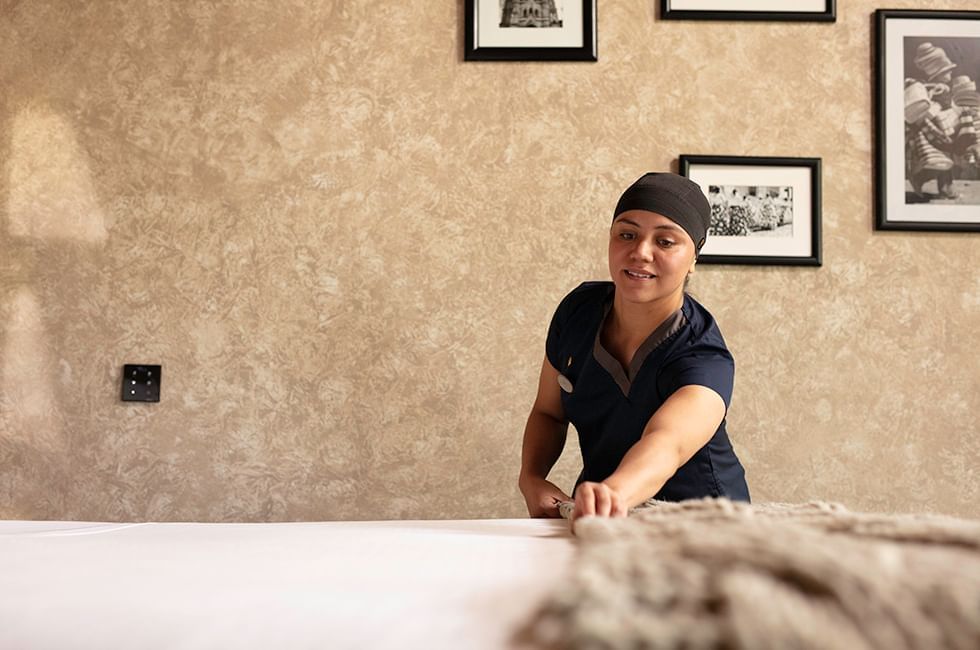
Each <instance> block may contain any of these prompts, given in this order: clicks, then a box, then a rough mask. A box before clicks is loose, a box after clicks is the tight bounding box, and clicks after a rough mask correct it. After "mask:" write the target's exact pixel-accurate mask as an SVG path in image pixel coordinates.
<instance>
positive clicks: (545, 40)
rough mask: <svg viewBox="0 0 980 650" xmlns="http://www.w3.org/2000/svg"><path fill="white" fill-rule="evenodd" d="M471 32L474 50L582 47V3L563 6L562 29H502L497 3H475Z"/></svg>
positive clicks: (490, 0)
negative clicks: (475, 12) (473, 38)
mask: <svg viewBox="0 0 980 650" xmlns="http://www.w3.org/2000/svg"><path fill="white" fill-rule="evenodd" d="M476 2H477V9H478V11H477V14H476V26H475V29H474V34H475V45H476V46H477V47H582V46H583V45H584V42H583V34H584V30H583V25H582V21H583V16H582V7H583V3H582V1H581V0H556V2H561V3H562V10H561V16H562V26H561V27H544V28H526V27H501V26H500V10H501V7H500V2H499V0H476Z"/></svg>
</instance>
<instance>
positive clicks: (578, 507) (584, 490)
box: [573, 481, 629, 518]
mask: <svg viewBox="0 0 980 650" xmlns="http://www.w3.org/2000/svg"><path fill="white" fill-rule="evenodd" d="M628 514H629V508H628V507H627V505H626V500H625V499H624V498H623V497H622V495H621V494H619V493H618V492H616V490H614V489H612V488H611V487H609V486H608V485H606V484H605V483H592V482H589V481H586V482H584V483H582V484H580V485H579V486H578V488H577V489H576V490H575V513H574V515H573V517H574V518H578V517H592V516H594V517H625V516H627V515H628Z"/></svg>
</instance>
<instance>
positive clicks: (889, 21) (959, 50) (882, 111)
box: [875, 9, 980, 232]
mask: <svg viewBox="0 0 980 650" xmlns="http://www.w3.org/2000/svg"><path fill="white" fill-rule="evenodd" d="M978 77H980V11H912V10H885V9H879V10H877V11H876V12H875V228H876V229H878V230H939V231H953V232H956V231H974V232H980V94H978V93H977V82H978V81H980V79H978Z"/></svg>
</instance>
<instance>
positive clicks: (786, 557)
mask: <svg viewBox="0 0 980 650" xmlns="http://www.w3.org/2000/svg"><path fill="white" fill-rule="evenodd" d="M565 513H566V514H567V513H568V507H567V506H566V507H565ZM575 533H576V535H577V538H578V540H579V548H578V550H577V553H576V560H575V563H574V566H573V569H572V571H571V573H570V574H569V575H568V576H567V577H566V578H565V581H564V584H563V586H562V588H561V589H559V590H557V591H556V592H555V593H554V594H553V595H552V596H551V597H550V599H549V600H548V601H547V602H546V604H545V605H544V606H543V608H542V610H541V611H540V612H538V613H537V615H536V616H535V618H534V619H533V621H532V622H531V623H530V624H529V626H528V628H526V629H525V630H524V633H523V634H522V635H521V636H522V637H524V639H525V640H530V641H532V642H533V644H535V645H539V646H547V647H568V648H589V649H592V648H594V649H602V648H651V649H658V648H676V649H680V648H684V649H687V650H698V649H701V648H704V649H708V648H711V649H729V650H735V649H739V648H745V649H751V650H764V649H766V648H772V649H774V650H775V649H780V650H782V649H784V648H800V649H803V648H822V649H835V650H836V649H838V648H839V649H841V650H845V649H846V650H863V649H872V648H873V649H876V650H877V649H882V650H884V649H886V648H887V649H888V650H904V649H913V648H914V649H920V648H921V649H923V650H925V649H928V650H934V649H937V648H962V649H963V650H977V649H978V648H980V521H972V520H965V519H956V518H953V517H944V516H938V515H880V514H866V513H857V512H851V511H849V510H847V509H846V508H844V507H843V506H841V505H837V504H832V503H824V502H813V503H808V504H805V505H790V504H779V503H769V504H753V505H749V504H745V503H736V502H732V501H729V500H727V499H704V500H699V501H688V502H683V503H665V502H648V504H646V505H645V506H643V507H640V508H637V509H634V510H633V512H632V514H631V516H630V517H629V518H621V519H608V518H597V517H588V518H582V519H579V520H577V521H576V522H575Z"/></svg>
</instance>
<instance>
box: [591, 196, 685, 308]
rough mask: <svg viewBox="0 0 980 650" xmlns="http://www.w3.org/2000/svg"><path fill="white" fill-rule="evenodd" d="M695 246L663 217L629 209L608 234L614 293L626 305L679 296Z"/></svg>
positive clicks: (682, 232)
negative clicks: (614, 286) (627, 302)
mask: <svg viewBox="0 0 980 650" xmlns="http://www.w3.org/2000/svg"><path fill="white" fill-rule="evenodd" d="M695 252H696V251H695V247H694V242H693V241H692V240H691V237H690V235H688V234H687V232H686V231H685V230H684V229H683V228H681V227H680V226H678V225H677V224H676V223H675V222H673V221H671V220H670V219H668V218H667V217H665V216H663V215H660V214H657V213H656V212H648V211H647V210H629V211H627V212H623V213H622V214H620V215H619V216H617V217H616V220H615V221H613V224H612V228H611V229H610V231H609V274H610V276H612V281H613V282H614V283H615V285H616V293H617V294H619V295H620V296H622V297H623V298H624V299H625V300H628V301H630V302H652V301H655V300H659V299H663V298H668V297H671V296H675V295H677V296H679V295H681V294H682V293H683V291H684V279H685V278H686V277H687V274H688V273H691V272H693V271H694V264H695Z"/></svg>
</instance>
